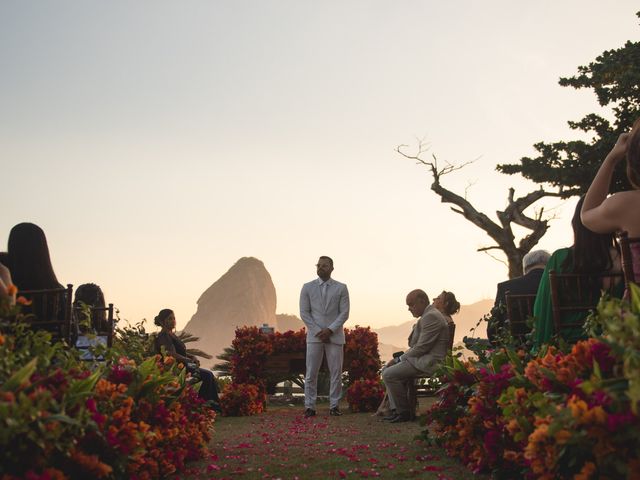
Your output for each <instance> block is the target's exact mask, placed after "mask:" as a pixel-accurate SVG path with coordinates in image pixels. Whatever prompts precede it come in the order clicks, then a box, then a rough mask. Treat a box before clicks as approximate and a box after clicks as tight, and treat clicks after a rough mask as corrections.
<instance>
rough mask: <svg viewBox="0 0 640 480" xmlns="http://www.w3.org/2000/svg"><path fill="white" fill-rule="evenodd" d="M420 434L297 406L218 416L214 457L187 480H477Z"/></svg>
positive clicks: (409, 427)
mask: <svg viewBox="0 0 640 480" xmlns="http://www.w3.org/2000/svg"><path fill="white" fill-rule="evenodd" d="M420 430H421V427H420V425H419V424H418V423H416V422H409V423H401V424H388V423H385V422H383V421H382V420H381V419H380V417H375V416H372V415H371V414H370V413H348V412H345V414H344V415H343V416H341V417H330V416H329V415H328V408H325V407H319V409H318V415H317V416H316V417H313V418H310V419H305V418H304V417H303V415H302V409H301V408H300V407H270V408H269V409H268V410H267V411H266V412H265V413H263V414H262V415H258V416H252V417H223V418H220V417H219V418H218V419H217V420H216V425H215V434H214V437H213V438H214V439H213V441H212V442H211V443H210V445H209V449H210V454H209V458H208V459H207V460H206V461H205V462H200V463H199V464H198V465H196V466H194V467H192V468H191V469H190V470H189V474H190V477H189V478H190V479H200V478H207V479H227V478H265V479H275V478H282V479H305V478H369V477H378V478H427V479H441V480H445V479H465V478H469V479H470V478H478V477H477V476H474V475H473V474H472V473H471V472H470V471H468V470H466V469H465V468H464V467H463V466H461V464H460V463H458V462H457V461H455V460H451V459H449V458H447V457H446V455H445V454H444V451H443V450H441V449H439V448H435V447H428V446H426V445H425V444H424V443H423V442H422V441H420V440H416V439H415V437H416V435H418V434H419V433H420ZM183 478H184V477H183Z"/></svg>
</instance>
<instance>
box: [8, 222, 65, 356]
mask: <svg viewBox="0 0 640 480" xmlns="http://www.w3.org/2000/svg"><path fill="white" fill-rule="evenodd" d="M5 262H6V263H5ZM2 263H3V264H4V265H5V266H6V267H8V268H9V270H10V271H11V277H12V279H13V283H14V284H15V286H16V287H17V288H18V294H20V292H25V291H28V290H52V289H62V288H63V287H62V285H61V284H60V282H58V278H57V277H56V274H55V272H54V271H53V266H52V265H51V257H50V255H49V246H48V244H47V237H46V236H45V234H44V231H43V230H42V229H41V228H40V227H39V226H37V225H34V224H33V223H19V224H18V225H16V226H14V227H13V228H12V229H11V232H9V242H8V246H7V254H6V256H3V260H2ZM66 296H67V294H66V293H61V294H60V295H59V296H56V297H49V298H48V299H47V301H46V302H43V303H37V302H34V303H33V304H32V305H29V306H24V307H23V308H22V312H23V313H25V314H33V315H34V316H35V317H36V318H38V319H47V320H50V319H55V320H61V319H63V318H65V314H66V313H69V312H67V308H66V302H67V298H66ZM27 297H28V295H27ZM27 299H28V300H31V298H27ZM49 328H52V330H51V331H52V333H54V334H56V333H62V332H61V331H58V329H59V328H61V327H60V326H55V327H47V329H49ZM69 328H70V332H69V340H71V343H72V344H73V343H75V339H76V336H77V326H76V325H70V326H69Z"/></svg>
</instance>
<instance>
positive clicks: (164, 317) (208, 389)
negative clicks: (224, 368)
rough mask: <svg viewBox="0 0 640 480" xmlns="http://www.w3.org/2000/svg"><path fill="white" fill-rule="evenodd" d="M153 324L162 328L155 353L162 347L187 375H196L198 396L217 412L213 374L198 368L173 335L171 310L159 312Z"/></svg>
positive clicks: (156, 341) (195, 360)
mask: <svg viewBox="0 0 640 480" xmlns="http://www.w3.org/2000/svg"><path fill="white" fill-rule="evenodd" d="M154 323H155V324H156V325H158V326H159V327H161V328H162V330H161V331H160V333H159V334H158V335H157V336H156V338H155V348H156V352H157V353H162V351H163V347H164V352H165V353H166V354H167V355H171V356H172V357H173V358H175V359H176V360H177V361H178V362H180V363H182V364H184V365H185V367H186V368H187V371H188V372H189V373H191V374H194V375H197V376H198V377H199V378H200V380H201V381H202V384H201V385H200V391H199V392H198V395H199V396H200V398H202V399H203V400H205V401H208V402H210V405H211V407H212V408H213V409H214V410H216V411H218V412H219V411H220V399H219V398H218V385H217V383H216V379H215V377H214V376H213V372H211V371H210V370H206V369H204V368H200V362H199V361H198V359H197V358H196V357H195V356H193V355H189V354H188V353H187V347H186V346H185V344H184V342H183V341H182V340H180V339H179V338H178V336H177V335H176V334H175V328H176V316H175V314H174V313H173V310H170V309H168V308H165V309H162V310H160V313H158V315H156V317H155V319H154Z"/></svg>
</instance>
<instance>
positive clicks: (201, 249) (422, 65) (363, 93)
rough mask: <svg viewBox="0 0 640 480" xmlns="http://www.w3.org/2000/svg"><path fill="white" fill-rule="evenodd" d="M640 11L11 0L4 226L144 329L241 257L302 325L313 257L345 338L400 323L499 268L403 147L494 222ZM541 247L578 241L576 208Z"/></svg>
mask: <svg viewBox="0 0 640 480" xmlns="http://www.w3.org/2000/svg"><path fill="white" fill-rule="evenodd" d="M637 10H638V4H637V2H636V1H630V0H629V1H627V0H624V1H623V0H617V1H615V2H608V3H606V4H604V3H603V2H601V1H595V0H593V1H592V0H579V1H578V0H571V1H560V2H558V1H539V2H514V1H512V0H510V1H506V0H505V1H490V2H476V1H471V0H466V1H458V2H446V3H445V2H435V1H426V0H424V1H402V0H400V1H395V2H388V1H384V2H383V1H373V0H367V1H344V0H341V1H322V2H310V1H303V0H295V1H293V0H292V1H285V0H280V1H269V0H260V1H257V0H255V1H233V2H222V1H206V2H205V1H186V2H168V1H156V0H154V1H137V2H124V1H109V2H103V1H82V2H78V1H38V2H35V1H2V2H0V71H1V72H2V73H1V74H0V162H1V163H2V167H1V172H2V180H3V181H2V188H1V189H0V204H1V205H2V215H0V232H4V239H3V240H2V241H3V242H4V243H3V245H4V247H0V249H4V248H6V239H7V237H8V234H9V230H10V229H11V227H12V226H13V225H15V224H16V223H19V222H22V221H31V222H34V223H37V224H38V225H40V226H41V227H42V228H43V229H44V230H45V232H46V234H47V237H48V241H49V247H50V251H51V256H52V261H53V264H54V269H55V271H56V274H57V275H58V278H59V280H60V281H61V282H63V283H73V284H74V285H79V284H81V283H85V282H95V283H97V284H99V285H101V286H102V288H103V290H104V292H105V295H106V297H107V301H110V302H113V303H114V304H115V305H116V306H117V307H118V308H119V309H120V311H121V315H122V317H124V318H127V319H129V320H131V321H137V320H140V319H142V318H147V319H152V318H153V316H154V315H156V314H157V312H158V311H159V310H160V309H161V308H166V307H169V308H173V309H174V310H175V311H176V315H177V318H178V327H181V326H183V325H184V324H185V323H186V322H187V321H188V320H189V319H190V318H191V316H192V315H193V314H194V313H195V311H196V301H197V300H198V297H199V295H200V294H201V293H202V292H203V291H204V290H205V289H206V288H207V287H208V286H209V285H211V284H212V283H213V282H214V281H216V280H217V279H218V278H219V277H220V276H221V275H223V274H224V273H225V272H226V271H227V270H228V269H229V268H230V267H231V266H232V265H233V264H234V263H235V262H236V261H237V260H238V259H239V258H240V257H243V256H254V257H257V258H259V259H261V260H262V261H263V262H264V263H265V266H266V268H267V269H268V270H269V272H270V273H271V276H272V278H273V282H274V284H275V287H276V291H277V294H278V308H277V311H278V313H296V314H297V313H298V296H299V292H300V287H301V285H302V283H304V282H305V281H308V280H310V279H312V278H314V277H315V267H314V264H315V263H316V260H317V257H318V256H319V255H330V256H332V257H333V258H334V260H335V271H334V278H336V279H338V280H340V281H343V282H345V283H347V284H348V286H349V290H350V294H351V302H352V309H351V319H350V323H351V324H352V325H355V324H356V323H358V324H361V325H363V324H364V325H367V324H370V325H372V326H383V325H388V324H395V323H400V322H402V321H406V320H408V319H410V318H411V317H410V315H409V314H408V312H407V311H406V307H405V305H404V299H405V295H406V293H407V292H408V291H409V290H411V289H413V288H423V289H425V290H426V291H427V293H428V294H429V295H430V296H433V295H437V294H438V293H439V292H440V291H441V290H442V289H447V290H452V291H453V292H454V293H456V295H457V296H458V299H459V300H460V301H461V303H463V304H468V303H471V302H475V301H477V300H479V299H482V298H488V297H490V298H493V296H494V295H495V285H496V283H497V282H498V281H501V280H504V279H505V278H506V275H507V269H506V267H505V266H504V265H502V264H500V263H499V262H497V261H495V260H493V259H491V258H490V257H488V256H487V255H486V254H482V253H477V252H476V249H477V248H478V247H482V246H486V245H489V244H490V242H489V239H488V237H486V235H484V233H483V232H481V231H480V230H478V229H477V228H476V227H474V226H473V225H471V224H470V223H468V222H467V221H465V220H464V219H463V218H461V217H460V216H458V215H456V214H454V213H453V212H451V211H450V210H449V207H448V206H447V205H445V204H442V203H440V199H439V197H437V196H436V195H435V194H434V193H432V192H431V191H430V189H429V185H430V184H431V177H430V175H429V172H428V171H427V170H426V168H424V167H421V166H418V165H415V164H414V163H413V162H411V161H409V160H406V159H403V158H402V157H400V156H399V155H398V154H397V153H395V152H394V148H395V147H396V146H397V145H399V144H412V145H415V139H416V138H425V139H426V141H428V142H429V143H430V144H431V152H430V153H434V154H436V155H437V156H438V158H439V159H440V160H441V161H450V162H457V163H459V162H464V161H469V160H473V159H476V158H478V161H477V162H476V163H474V164H473V165H471V166H470V167H468V168H465V169H464V170H462V171H459V172H457V173H456V174H454V175H452V176H450V177H444V179H443V184H444V185H445V186H446V187H449V188H451V189H453V190H455V191H457V192H459V193H461V192H463V191H464V189H465V188H466V187H467V185H468V184H469V183H473V186H472V187H471V188H469V189H468V192H467V195H468V198H469V199H470V200H471V201H472V203H474V204H475V205H477V206H478V207H481V208H482V209H483V210H484V211H485V212H486V213H487V214H490V215H492V216H494V215H493V212H495V210H497V209H501V208H503V207H504V206H505V204H506V196H507V190H508V188H509V187H510V186H513V187H515V188H516V193H517V194H525V193H527V192H529V191H530V190H531V189H532V188H536V186H535V185H533V184H530V183H527V182H525V181H523V180H521V179H519V178H516V177H509V176H504V175H500V174H497V173H496V172H495V170H494V167H495V165H496V164H498V163H505V162H516V161H517V160H518V159H519V158H521V157H522V156H525V155H531V154H533V148H532V145H533V143H535V142H537V141H541V140H545V141H554V140H561V139H570V138H575V137H576V134H575V133H573V132H571V131H570V130H569V129H568V127H567V124H566V121H567V120H576V119H579V118H581V116H582V115H584V114H586V113H588V112H593V111H598V107H597V102H596V100H595V97H594V96H593V94H592V93H591V92H578V91H575V90H572V89H569V88H563V87H560V86H559V85H558V83H557V81H558V78H559V77H560V76H568V75H572V74H574V73H575V72H576V68H577V67H578V66H579V65H586V64H588V63H589V62H591V61H593V60H594V59H595V57H596V56H597V55H599V54H600V53H601V52H603V51H604V50H606V49H612V48H618V47H620V46H622V45H623V44H624V42H625V41H627V40H633V41H637V39H638V37H639V33H640V28H639V27H638V19H637V17H636V16H635V12H636V11H637ZM547 205H548V206H549V207H555V210H553V212H554V213H555V214H556V215H557V216H559V218H558V219H557V220H554V221H553V222H552V227H551V229H550V231H549V233H548V234H547V235H546V236H545V237H544V238H543V240H542V242H541V243H540V247H542V248H547V249H549V250H554V249H556V248H559V247H562V246H566V245H568V244H570V243H571V234H570V228H569V226H568V220H569V218H570V216H571V214H572V211H573V207H574V205H575V200H571V201H569V202H564V203H563V202H559V201H550V202H547Z"/></svg>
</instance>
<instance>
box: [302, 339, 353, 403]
mask: <svg viewBox="0 0 640 480" xmlns="http://www.w3.org/2000/svg"><path fill="white" fill-rule="evenodd" d="M343 347H344V345H337V344H335V343H322V342H313V343H312V342H309V343H307V371H306V373H305V376H304V406H305V408H311V409H314V410H315V408H316V400H317V398H318V371H320V367H321V366H322V357H323V355H326V357H327V366H328V367H329V375H330V376H331V388H330V390H329V408H334V407H337V406H338V403H339V402H340V397H341V396H342V359H343V356H344V348H343Z"/></svg>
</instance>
